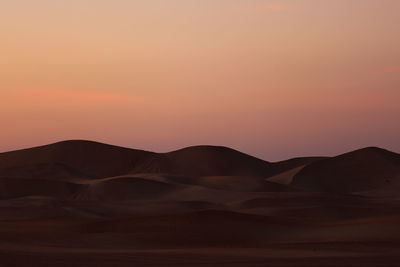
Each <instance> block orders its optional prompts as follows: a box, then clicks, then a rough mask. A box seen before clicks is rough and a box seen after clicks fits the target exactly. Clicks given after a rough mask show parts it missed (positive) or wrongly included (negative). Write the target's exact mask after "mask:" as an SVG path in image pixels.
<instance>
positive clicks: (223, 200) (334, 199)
mask: <svg viewBox="0 0 400 267" xmlns="http://www.w3.org/2000/svg"><path fill="white" fill-rule="evenodd" d="M399 196H400V155H399V154H396V153H393V152H389V151H386V150H383V149H379V148H366V149H361V150H357V151H354V152H350V153H346V154H343V155H339V156H337V157H331V158H328V157H305V158H296V159H290V160H286V161H282V162H267V161H263V160H261V159H257V158H254V157H252V156H249V155H246V154H244V153H241V152H239V151H236V150H233V149H229V148H226V147H216V146H196V147H189V148H185V149H182V150H177V151H173V152H169V153H153V152H147V151H141V150H134V149H127V148H121V147H116V146H110V145H105V144H101V143H96V142H89V141H66V142H60V143H56V144H52V145H47V146H42V147H36V148H32V149H25V150H19V151H13V152H7V153H1V154H0V240H1V241H0V260H2V263H6V266H46V264H48V265H47V266H76V263H79V264H81V265H82V266H115V265H117V266H132V265H135V266H207V265H209V266H266V265H268V266H298V265H301V264H299V263H302V264H303V266H332V265H334V266H338V265H342V266H368V265H369V266H378V265H379V264H383V265H385V266H397V265H396V264H397V262H398V260H399V259H400V258H399V257H398V255H399V253H398V252H399V251H400V232H399V231H398V222H399V216H400V201H399ZM25 259H26V261H25ZM43 259H45V261H46V262H44V260H43Z"/></svg>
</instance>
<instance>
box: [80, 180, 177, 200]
mask: <svg viewBox="0 0 400 267" xmlns="http://www.w3.org/2000/svg"><path fill="white" fill-rule="evenodd" d="M85 186H86V187H85V188H84V189H83V190H82V191H81V192H80V193H79V194H78V195H77V196H76V198H77V199H88V200H102V201H121V200H140V199H152V200H155V199H157V198H159V197H161V196H162V195H165V194H167V193H170V192H173V191H175V190H177V189H178V188H179V186H178V185H173V184H169V183H164V182H158V181H154V180H147V179H141V178H137V177H115V178H106V179H101V180H96V181H95V182H92V183H90V184H87V185H85Z"/></svg>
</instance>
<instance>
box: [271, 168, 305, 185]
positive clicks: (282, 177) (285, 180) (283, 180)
mask: <svg viewBox="0 0 400 267" xmlns="http://www.w3.org/2000/svg"><path fill="white" fill-rule="evenodd" d="M305 166H306V165H303V166H300V167H297V168H294V169H291V170H288V171H285V172H283V173H280V174H277V175H274V176H272V177H269V178H267V181H269V182H273V183H278V184H283V185H289V184H291V183H292V182H293V178H294V176H295V175H296V174H297V173H298V172H300V171H301V170H302V169H303V168H304V167H305Z"/></svg>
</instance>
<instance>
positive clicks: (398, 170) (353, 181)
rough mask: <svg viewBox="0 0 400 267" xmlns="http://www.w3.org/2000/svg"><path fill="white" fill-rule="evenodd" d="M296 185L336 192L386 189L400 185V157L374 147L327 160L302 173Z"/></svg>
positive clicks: (314, 189)
mask: <svg viewBox="0 0 400 267" xmlns="http://www.w3.org/2000/svg"><path fill="white" fill-rule="evenodd" d="M292 185H293V186H296V187H298V188H301V189H305V190H312V191H323V192H336V193H351V192H363V191H370V190H377V189H382V190H385V188H391V187H394V186H399V185H400V155H399V154H396V153H393V152H390V151H387V150H384V149H380V148H375V147H370V148H364V149H360V150H357V151H353V152H350V153H346V154H343V155H340V156H337V157H333V158H327V159H323V160H320V161H317V162H314V163H311V164H309V165H308V166H306V167H305V168H303V169H302V170H301V171H300V172H298V173H297V174H296V175H295V176H294V179H293V182H292ZM399 193H400V191H399Z"/></svg>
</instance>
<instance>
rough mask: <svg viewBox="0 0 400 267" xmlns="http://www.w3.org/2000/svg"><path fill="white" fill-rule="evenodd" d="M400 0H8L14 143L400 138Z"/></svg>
mask: <svg viewBox="0 0 400 267" xmlns="http://www.w3.org/2000/svg"><path fill="white" fill-rule="evenodd" d="M399 14H400V1H398V0H325V1H321V0H201V1H195V0H137V1H129V0H68V1H67V0H2V1H1V2H0V35H1V42H0V125H1V130H0V151H9V150H14V149H20V148H26V147H32V146H37V145H43V144H48V143H53V142H57V141H61V140H66V139H88V140H95V141H100V142H105V143H110V144H115V145H120V146H126V147H132V148H138V149H145V150H151V151H157V152H167V151H171V150H175V149H179V148H182V147H186V146H191V145H200V144H207V145H222V146H229V147H232V148H234V149H238V150H240V151H243V152H245V153H248V154H252V155H254V156H257V157H260V158H263V159H265V160H269V161H277V160H281V159H287V158H292V157H297V156H312V155H336V154H340V153H343V152H347V151H350V150H354V149H358V148H361V147H366V146H379V147H383V148H386V149H390V150H392V151H395V152H400V139H399V136H400V123H399V117H400V105H399V101H400V34H399V25H400V16H399Z"/></svg>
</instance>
